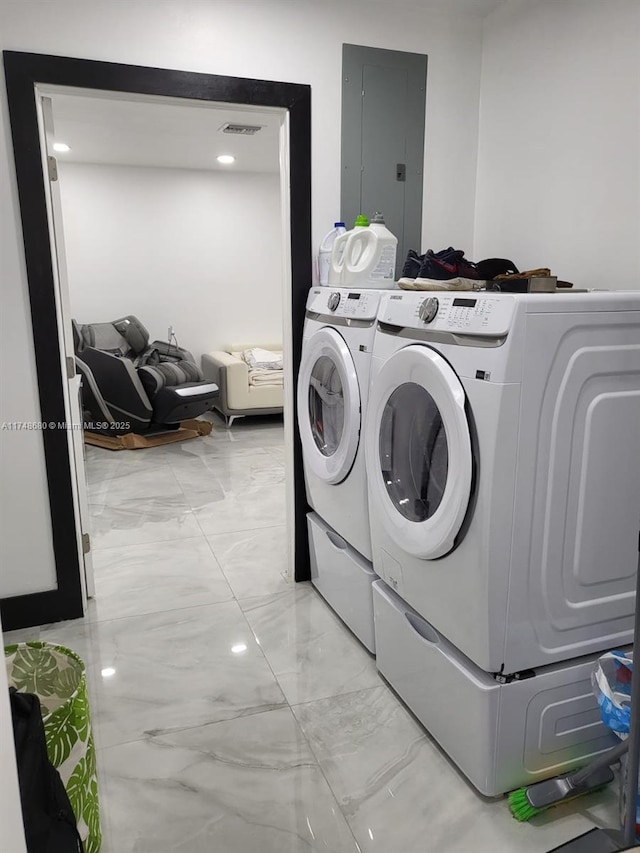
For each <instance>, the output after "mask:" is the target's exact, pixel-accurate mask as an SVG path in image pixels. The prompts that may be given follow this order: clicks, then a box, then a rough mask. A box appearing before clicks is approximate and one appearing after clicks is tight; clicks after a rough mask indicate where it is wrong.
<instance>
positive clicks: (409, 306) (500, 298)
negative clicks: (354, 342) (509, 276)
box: [378, 291, 515, 337]
mask: <svg viewBox="0 0 640 853" xmlns="http://www.w3.org/2000/svg"><path fill="white" fill-rule="evenodd" d="M514 308H515V302H514V299H513V297H512V296H510V295H509V294H493V293H492V294H488V293H486V294H485V293H482V294H480V293H477V294H476V293H472V292H469V293H468V294H467V293H461V294H460V295H454V294H453V293H450V292H449V293H447V292H446V291H442V292H439V293H438V295H437V296H435V295H430V294H425V293H424V292H421V293H417V292H414V293H411V292H409V293H407V292H403V293H398V294H395V293H393V294H390V295H389V296H387V297H386V298H385V301H384V303H383V304H382V307H381V312H380V315H379V317H378V319H379V320H380V321H381V322H383V323H387V324H389V325H392V326H398V327H403V328H410V329H423V328H425V326H428V327H429V329H430V330H434V331H436V330H437V331H440V332H455V333H456V334H467V335H487V336H494V337H495V336H497V335H506V334H507V332H508V331H509V327H510V325H511V318H512V316H513V312H514Z"/></svg>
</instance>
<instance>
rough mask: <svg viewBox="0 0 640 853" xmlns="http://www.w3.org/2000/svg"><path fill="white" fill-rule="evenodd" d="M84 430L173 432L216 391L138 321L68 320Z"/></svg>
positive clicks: (188, 360) (185, 355) (182, 354)
mask: <svg viewBox="0 0 640 853" xmlns="http://www.w3.org/2000/svg"><path fill="white" fill-rule="evenodd" d="M73 338H74V349H75V356H76V367H77V370H78V372H79V373H80V374H81V375H82V406H83V409H84V417H85V421H87V422H88V426H87V429H91V430H92V431H94V432H102V433H107V434H109V435H122V434H123V433H127V432H135V433H149V432H159V431H161V430H167V429H177V428H178V426H179V424H180V421H183V420H186V419H187V418H196V417H198V415H202V414H203V413H204V412H206V411H208V410H209V409H211V408H212V406H213V403H214V401H215V400H216V399H217V397H218V386H217V385H215V384H214V383H213V382H206V381H203V376H202V373H201V372H200V368H199V367H198V366H197V365H196V363H195V361H194V358H193V356H192V355H191V353H190V352H187V350H184V349H181V348H180V347H178V346H174V345H172V344H168V343H166V342H165V341H154V342H153V343H151V344H149V332H148V331H147V330H146V329H145V327H144V326H143V325H142V323H141V322H140V321H139V320H138V318H137V317H133V316H128V317H122V319H120V320H115V321H114V322H113V323H88V324H86V325H84V326H82V325H79V324H78V323H76V322H75V320H74V321H73Z"/></svg>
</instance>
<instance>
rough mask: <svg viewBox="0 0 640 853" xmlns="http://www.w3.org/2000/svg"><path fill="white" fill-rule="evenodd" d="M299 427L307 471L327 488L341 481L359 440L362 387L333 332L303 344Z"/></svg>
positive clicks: (348, 355) (341, 340) (343, 345)
mask: <svg viewBox="0 0 640 853" xmlns="http://www.w3.org/2000/svg"><path fill="white" fill-rule="evenodd" d="M298 423H299V426H300V438H301V440H302V450H303V454H304V461H305V464H306V465H307V466H308V467H309V469H310V470H311V471H312V472H313V473H314V474H315V475H316V477H319V478H320V479H321V480H324V481H325V482H326V483H330V484H333V485H335V484H336V483H340V482H341V481H342V480H344V478H345V477H346V476H347V474H348V473H349V471H350V470H351V466H352V465H353V462H354V459H355V458H356V453H357V451H358V442H359V440H360V388H359V386H358V377H357V374H356V368H355V365H354V363H353V358H352V357H351V353H350V352H349V347H348V346H347V345H346V343H345V341H344V338H343V337H342V336H341V335H340V334H338V332H336V330H335V329H331V328H329V327H323V328H321V329H320V330H319V331H317V332H316V333H315V334H314V335H312V336H311V337H310V338H309V340H308V341H305V344H304V347H303V354H302V363H301V365H300V375H299V377H298Z"/></svg>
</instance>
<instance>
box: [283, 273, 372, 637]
mask: <svg viewBox="0 0 640 853" xmlns="http://www.w3.org/2000/svg"><path fill="white" fill-rule="evenodd" d="M383 293H384V291H380V290H348V289H346V288H340V289H330V288H326V287H320V288H313V289H312V290H311V291H310V292H309V297H308V299H307V309H306V315H305V317H306V319H305V325H304V333H303V342H302V358H301V362H300V372H299V375H298V395H297V396H298V427H299V430H300V439H301V442H302V454H303V464H304V472H305V483H306V489H307V498H308V501H309V504H310V505H311V507H312V508H313V509H314V510H315V512H314V513H310V514H309V516H308V527H309V541H310V548H311V569H312V581H313V583H314V585H315V586H316V587H317V589H318V590H319V591H320V592H321V594H322V595H323V596H324V598H325V599H326V600H327V601H328V602H329V604H331V606H332V607H333V608H334V610H336V612H337V613H338V615H340V616H341V618H342V619H343V620H344V621H345V622H346V624H347V625H348V626H349V627H350V628H351V630H352V631H353V632H354V633H355V634H356V636H358V637H359V639H360V640H361V641H362V642H363V643H364V645H365V646H366V647H367V648H368V649H369V650H370V651H373V650H374V633H373V598H372V591H371V584H372V582H373V581H374V580H375V579H376V576H375V574H374V573H373V570H372V568H371V563H370V560H371V535H370V531H369V510H368V503H367V482H366V473H365V462H364V435H363V424H364V417H365V413H366V405H367V394H368V388H369V369H370V366H371V353H372V350H373V339H374V335H375V323H376V318H377V314H378V307H379V304H380V299H381V297H382V295H383Z"/></svg>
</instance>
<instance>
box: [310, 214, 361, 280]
mask: <svg viewBox="0 0 640 853" xmlns="http://www.w3.org/2000/svg"><path fill="white" fill-rule="evenodd" d="M368 227H369V220H368V219H367V217H366V216H364V215H363V214H362V213H359V214H358V216H357V217H356V221H355V223H354V226H353V228H352V229H351V231H345V232H344V233H343V234H340V235H338V236H337V237H336V238H335V240H334V241H333V248H332V250H331V260H330V262H329V276H328V279H329V281H328V283H329V285H331V287H342V286H343V277H344V260H345V257H346V253H347V246H348V245H349V241H350V239H351V238H352V237H353V235H354V234H357V233H358V232H359V231H364V230H366V229H367V228H368ZM320 282H321V283H322V279H320Z"/></svg>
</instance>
